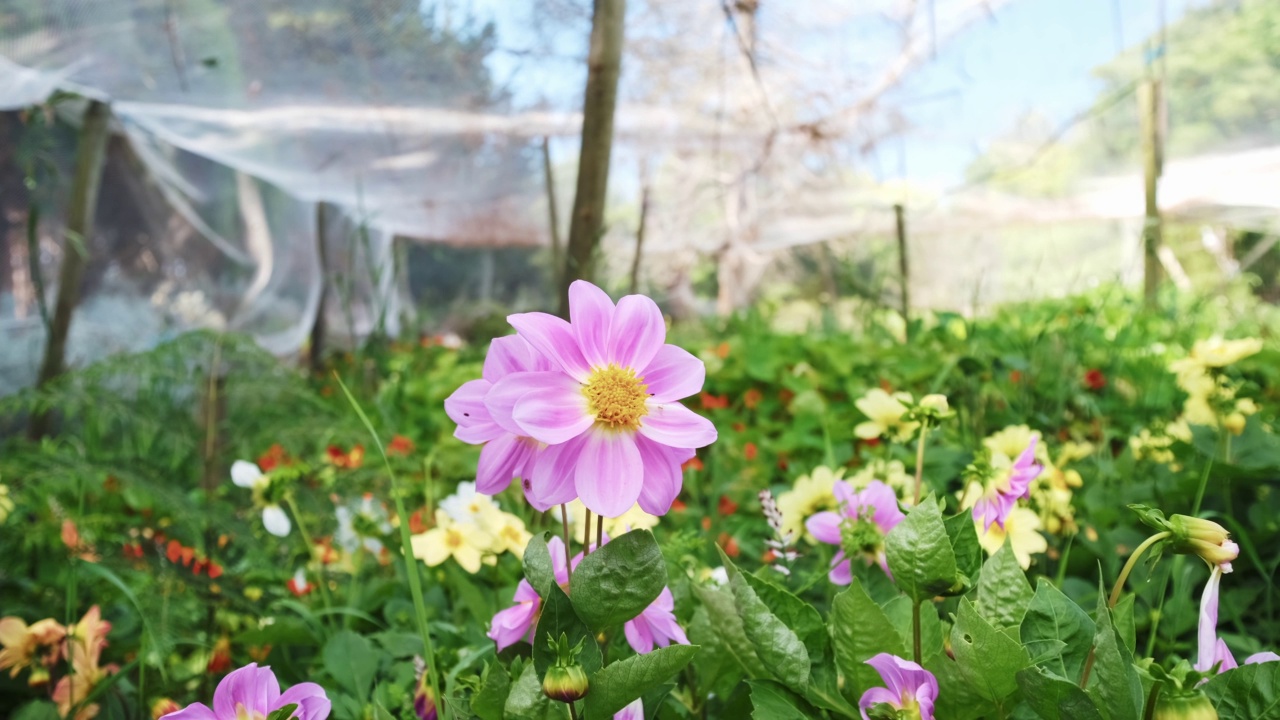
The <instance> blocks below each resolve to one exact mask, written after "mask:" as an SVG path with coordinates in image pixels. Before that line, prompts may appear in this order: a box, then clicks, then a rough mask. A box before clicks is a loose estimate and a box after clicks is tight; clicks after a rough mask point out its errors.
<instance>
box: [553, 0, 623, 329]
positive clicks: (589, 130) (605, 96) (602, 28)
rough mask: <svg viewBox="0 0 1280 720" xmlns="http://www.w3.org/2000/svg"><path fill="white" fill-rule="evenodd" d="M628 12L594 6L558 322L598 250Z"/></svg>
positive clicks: (611, 4) (619, 4)
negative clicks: (571, 287)
mask: <svg viewBox="0 0 1280 720" xmlns="http://www.w3.org/2000/svg"><path fill="white" fill-rule="evenodd" d="M626 11H627V3H626V0H595V10H594V12H593V14H592V20H591V48H590V51H589V52H588V55H587V86H586V92H585V93H584V96H583V101H582V145H581V150H580V151H579V154H578V184H577V189H576V192H575V193H574V197H573V216H572V217H571V218H570V221H569V247H568V253H567V256H566V257H565V263H564V269H563V274H562V276H561V278H560V315H561V316H567V315H568V314H569V285H570V284H571V283H572V282H573V281H574V280H577V279H588V280H589V279H591V277H592V264H593V262H594V260H595V254H596V248H597V246H598V245H599V244H600V237H601V236H602V235H603V234H604V204H605V195H606V193H607V192H608V187H609V156H610V154H611V152H612V148H613V115H614V109H615V108H616V107H617V104H618V75H619V73H620V72H621V70H622V43H623V32H624V23H623V20H624V18H625V16H626Z"/></svg>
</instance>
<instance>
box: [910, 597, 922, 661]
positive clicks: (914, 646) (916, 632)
mask: <svg viewBox="0 0 1280 720" xmlns="http://www.w3.org/2000/svg"><path fill="white" fill-rule="evenodd" d="M920 656H921V652H920V601H919V600H917V601H915V604H913V605H912V606H911V657H912V659H913V660H915V661H916V664H917V665H919V664H921V663H923V662H924V661H923V660H922V659H921V657H920Z"/></svg>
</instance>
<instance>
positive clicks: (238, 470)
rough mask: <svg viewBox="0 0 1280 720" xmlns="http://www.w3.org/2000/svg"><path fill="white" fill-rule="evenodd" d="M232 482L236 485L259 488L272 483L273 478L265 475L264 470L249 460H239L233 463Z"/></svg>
mask: <svg viewBox="0 0 1280 720" xmlns="http://www.w3.org/2000/svg"><path fill="white" fill-rule="evenodd" d="M231 482H233V483H235V485H236V487H242V488H250V489H254V490H258V489H262V488H265V487H266V486H267V485H270V484H271V478H269V477H268V476H266V475H263V474H262V470H261V469H260V468H259V467H258V466H257V465H255V464H253V463H251V462H249V461H248V460H237V461H235V462H234V463H232V465H231Z"/></svg>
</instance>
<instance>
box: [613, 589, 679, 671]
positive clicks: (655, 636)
mask: <svg viewBox="0 0 1280 720" xmlns="http://www.w3.org/2000/svg"><path fill="white" fill-rule="evenodd" d="M675 607H676V604H675V599H674V598H672V597H671V588H665V587H664V588H662V592H661V593H659V594H658V598H657V599H656V600H654V601H653V602H652V603H650V605H649V607H647V608H645V609H644V612H642V613H640V614H639V615H637V616H636V617H635V618H634V619H632V620H628V621H627V624H626V625H624V626H623V628H622V630H623V632H624V633H625V634H626V636H627V642H628V643H630V644H631V649H632V650H635V651H636V652H638V653H640V654H641V655H645V654H647V653H651V652H653V648H654V646H655V645H656V646H658V647H666V646H668V645H670V644H671V643H672V641H674V642H675V643H676V644H678V645H688V644H689V638H688V637H687V636H686V635H685V634H684V628H682V627H680V625H679V624H677V623H676V616H675Z"/></svg>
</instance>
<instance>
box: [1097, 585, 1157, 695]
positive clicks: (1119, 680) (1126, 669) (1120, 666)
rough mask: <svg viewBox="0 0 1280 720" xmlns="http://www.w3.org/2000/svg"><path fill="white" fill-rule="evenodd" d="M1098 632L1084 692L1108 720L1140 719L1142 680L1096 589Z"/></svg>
mask: <svg viewBox="0 0 1280 720" xmlns="http://www.w3.org/2000/svg"><path fill="white" fill-rule="evenodd" d="M1094 622H1095V624H1096V625H1097V630H1096V631H1095V633H1094V638H1093V644H1094V647H1095V648H1096V650H1095V653H1094V663H1093V673H1092V675H1090V676H1089V686H1088V687H1087V688H1085V690H1086V691H1088V693H1089V696H1090V697H1092V698H1093V700H1094V703H1095V704H1096V705H1097V706H1098V707H1099V708H1100V709H1101V710H1102V712H1103V713H1104V714H1105V715H1107V716H1108V717H1110V718H1111V720H1137V719H1138V718H1140V717H1142V706H1143V698H1142V679H1141V678H1139V677H1138V671H1137V670H1136V669H1134V667H1133V655H1132V654H1130V652H1129V649H1128V648H1126V647H1125V646H1124V643H1123V642H1121V640H1120V636H1119V635H1118V634H1117V632H1116V628H1115V626H1114V625H1113V624H1112V621H1111V611H1110V610H1108V609H1107V594H1106V592H1104V591H1103V588H1102V587H1101V582H1099V587H1098V611H1097V617H1096V618H1095V620H1094Z"/></svg>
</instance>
